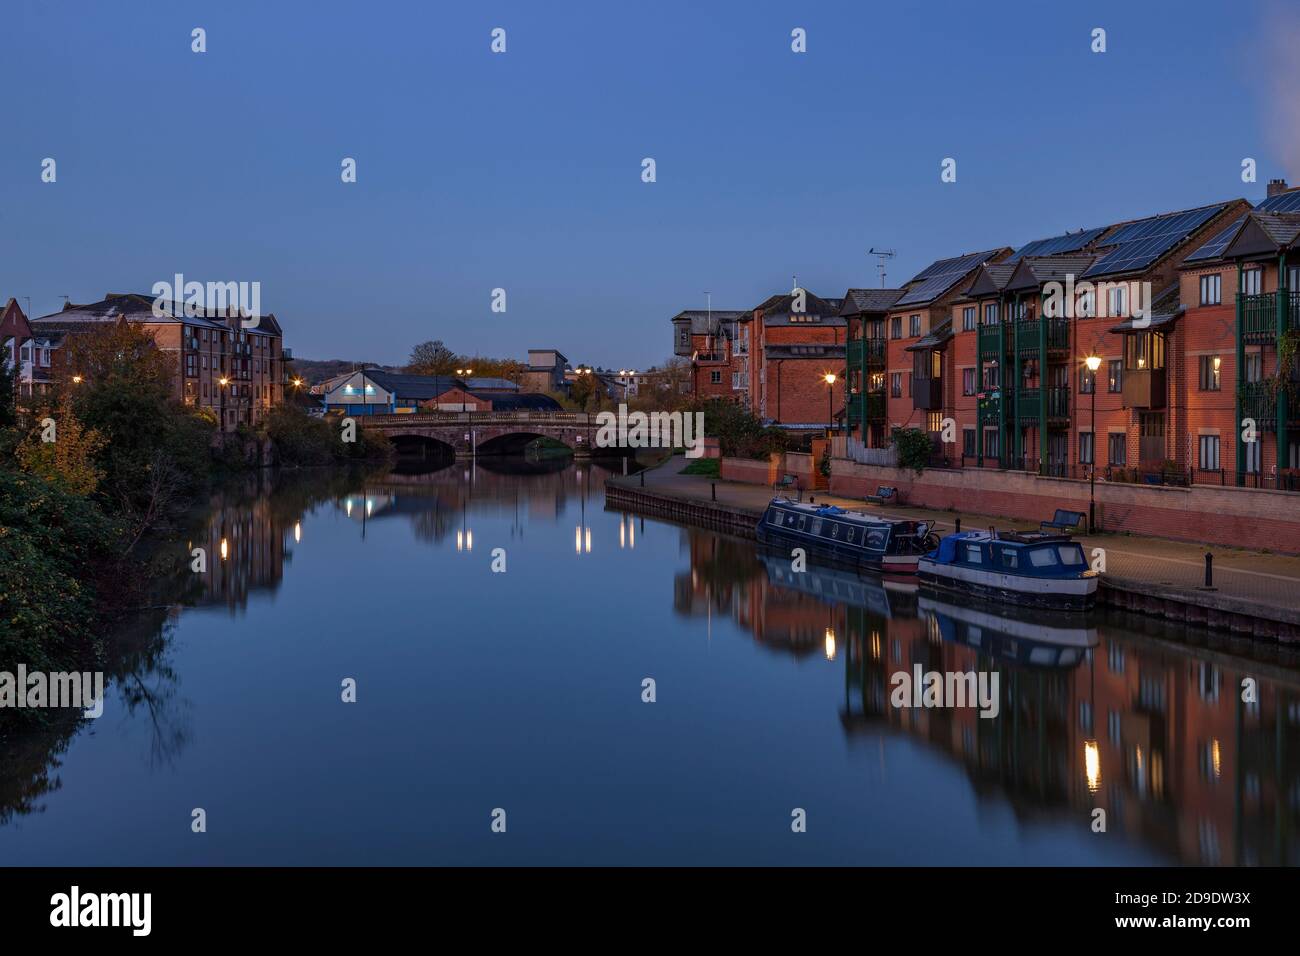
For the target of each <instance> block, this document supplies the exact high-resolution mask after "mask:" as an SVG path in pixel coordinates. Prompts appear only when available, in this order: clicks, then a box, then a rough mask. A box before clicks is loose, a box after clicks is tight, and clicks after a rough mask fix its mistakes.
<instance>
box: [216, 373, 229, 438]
mask: <svg viewBox="0 0 1300 956" xmlns="http://www.w3.org/2000/svg"><path fill="white" fill-rule="evenodd" d="M229 384H230V379H228V378H226V377H225V376H224V375H223V376H221V378H219V379H217V385H218V386H219V387H220V388H221V430H222V431H223V432H224V431H225V430H226V386H227V385H229Z"/></svg>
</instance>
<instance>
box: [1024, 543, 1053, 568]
mask: <svg viewBox="0 0 1300 956" xmlns="http://www.w3.org/2000/svg"><path fill="white" fill-rule="evenodd" d="M1029 563H1030V564H1032V565H1033V566H1034V567H1036V568H1054V567H1056V566H1057V565H1058V564H1060V563H1061V561H1060V558H1058V557H1057V554H1056V549H1055V548H1030V549H1029Z"/></svg>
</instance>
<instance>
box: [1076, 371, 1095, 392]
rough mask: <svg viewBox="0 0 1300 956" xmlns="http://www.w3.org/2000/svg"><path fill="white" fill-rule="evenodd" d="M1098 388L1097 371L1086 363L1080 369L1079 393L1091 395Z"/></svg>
mask: <svg viewBox="0 0 1300 956" xmlns="http://www.w3.org/2000/svg"><path fill="white" fill-rule="evenodd" d="M1096 390H1097V373H1096V372H1094V371H1092V369H1090V368H1088V367H1087V366H1086V365H1085V366H1084V367H1083V368H1081V369H1079V394H1080V395H1091V394H1092V393H1093V392H1095V391H1096Z"/></svg>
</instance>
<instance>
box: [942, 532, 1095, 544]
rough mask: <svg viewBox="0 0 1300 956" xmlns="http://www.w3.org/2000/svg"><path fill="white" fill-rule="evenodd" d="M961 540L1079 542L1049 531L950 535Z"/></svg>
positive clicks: (1066, 535) (1024, 542)
mask: <svg viewBox="0 0 1300 956" xmlns="http://www.w3.org/2000/svg"><path fill="white" fill-rule="evenodd" d="M948 537H951V538H956V539H958V540H961V541H970V542H972V543H975V544H980V543H983V542H987V541H996V542H998V544H1015V545H1030V544H1078V542H1077V541H1075V540H1074V539H1073V538H1071V537H1070V536H1069V535H1068V534H1056V533H1051V532H1047V531H995V532H994V533H993V534H990V533H989V532H987V531H962V532H960V533H958V534H953V535H948Z"/></svg>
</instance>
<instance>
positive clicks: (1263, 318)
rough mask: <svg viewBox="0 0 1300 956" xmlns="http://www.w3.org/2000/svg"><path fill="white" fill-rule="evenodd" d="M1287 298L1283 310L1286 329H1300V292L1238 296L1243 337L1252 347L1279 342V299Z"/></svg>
mask: <svg viewBox="0 0 1300 956" xmlns="http://www.w3.org/2000/svg"><path fill="white" fill-rule="evenodd" d="M1279 295H1284V296H1286V301H1285V302H1284V303H1283V309H1284V310H1285V312H1286V314H1285V315H1284V316H1283V322H1284V329H1300V292H1290V291H1289V292H1282V293H1278V292H1263V293H1261V294H1259V295H1242V296H1238V297H1237V298H1238V305H1239V307H1240V309H1241V336H1242V339H1243V340H1244V341H1245V342H1248V343H1250V344H1251V345H1271V344H1272V343H1274V342H1276V341H1277V297H1278V296H1279Z"/></svg>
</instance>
